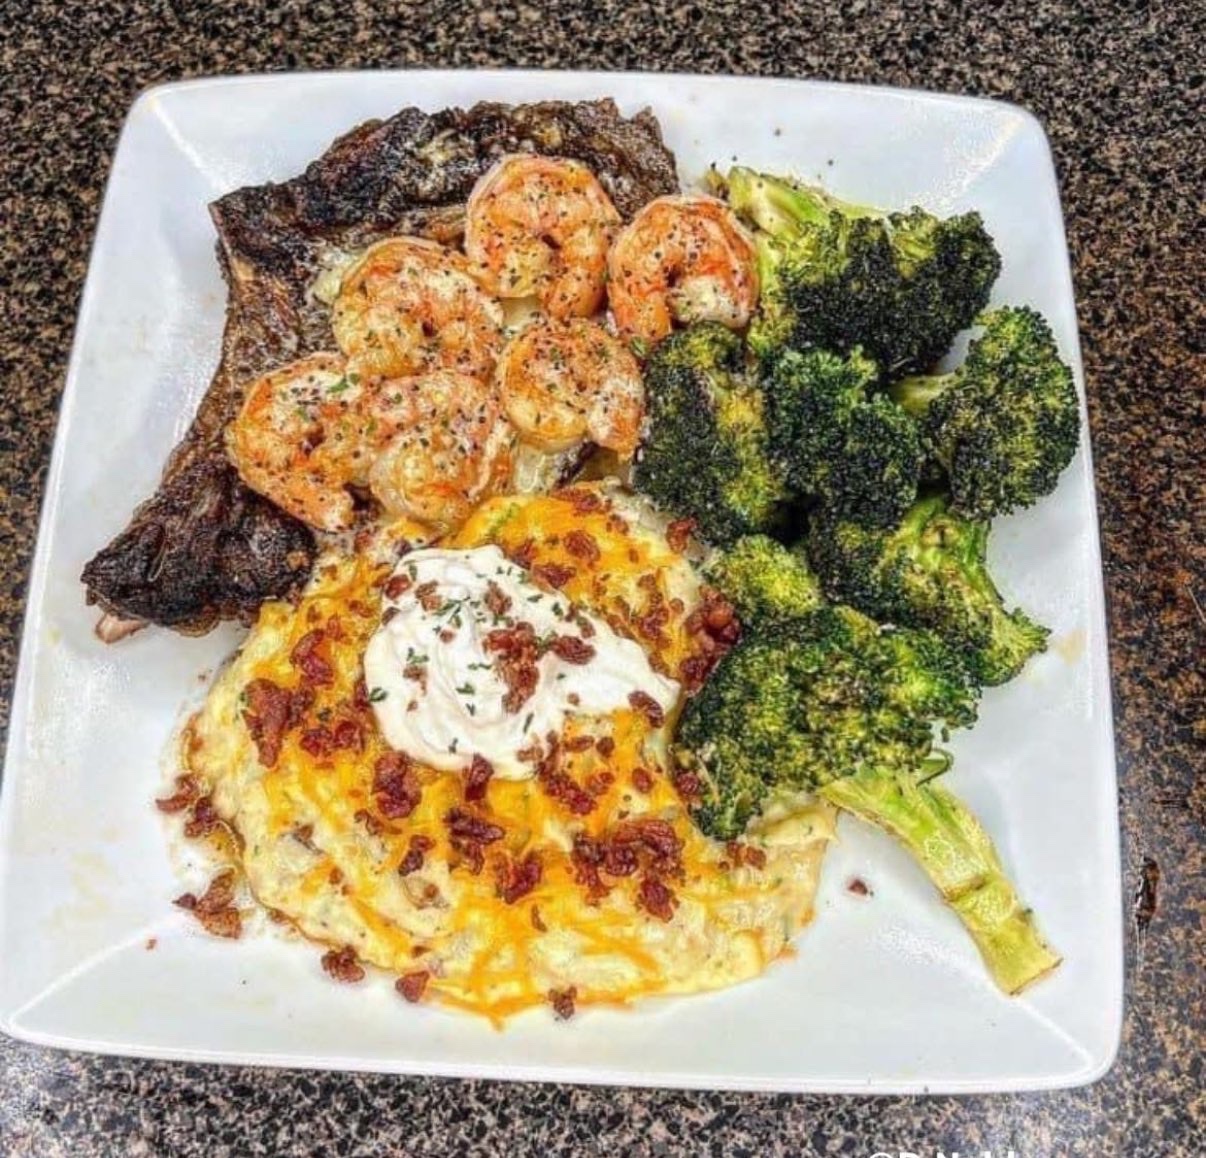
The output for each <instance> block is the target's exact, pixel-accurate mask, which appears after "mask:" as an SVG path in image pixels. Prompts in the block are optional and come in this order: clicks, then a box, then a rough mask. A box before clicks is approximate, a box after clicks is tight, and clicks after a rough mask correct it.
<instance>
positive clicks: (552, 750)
mask: <svg viewBox="0 0 1206 1158" xmlns="http://www.w3.org/2000/svg"><path fill="white" fill-rule="evenodd" d="M536 778H537V782H538V783H539V784H540V787H541V788H542V789H543V790H544V794H545V795H546V796H547V797H548V798H549V799H550V800H555V801H557V802H558V803H560V804H562V805H564V806H565V807H566V808H567V809H569V811H570V812H572V813H573V814H574V815H575V816H586V815H587V814H588V813H590V812H592V811H593V810H594V807H595V798H594V797H593V796H591V794H590V793H589V792H587V791H586V790H585V789H584V788H582V787H581V785H579V784H578V782H577V781H576V780H574V778H573V777H572V776H570V775H569V774H568V773H566V772H563V771H562V770H561V751H560V747H559V744H558V742H557V737H556V736H552V737H551V738H550V740H549V749H548V753H547V755H545V756H544V757H543V759H541V761H540V765H539V767H538V768H537V769H536Z"/></svg>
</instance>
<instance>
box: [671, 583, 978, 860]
mask: <svg viewBox="0 0 1206 1158" xmlns="http://www.w3.org/2000/svg"><path fill="white" fill-rule="evenodd" d="M975 714H976V693H975V690H974V687H973V685H972V684H971V683H970V681H969V680H968V678H967V675H966V673H965V672H963V670H962V669H961V667H960V666H959V662H958V659H957V657H956V656H955V654H954V653H952V652H951V651H950V650H949V649H948V648H946V646H945V645H944V644H943V643H942V641H941V640H940V639H938V638H937V637H936V636H934V635H932V634H931V633H929V632H925V631H884V630H881V629H880V628H879V626H878V625H877V624H876V623H874V622H873V621H872V620H870V619H868V618H867V617H866V616H864V615H860V614H859V613H858V612H857V611H853V610H851V609H850V608H848V607H820V608H817V609H816V610H814V611H812V612H810V613H808V614H806V615H805V616H803V617H801V618H798V619H795V620H792V621H791V622H790V623H788V624H785V623H784V622H783V621H781V620H776V619H773V618H772V619H771V620H768V621H758V620H754V621H752V622H751V623H748V624H747V631H746V634H745V636H744V637H743V639H742V641H741V643H740V644H738V645H737V647H735V648H734V649H733V650H732V651H730V652H729V653H728V654H727V655H725V656H724V658H723V659H722V660H721V661H720V663H719V664H718V665H717V667H716V670H715V671H714V672H713V673H712V675H711V676H710V677H709V679H708V682H707V683H706V684H705V685H704V687H703V689H702V690H701V691H700V693H699V694H698V695H697V696H695V697H694V698H693V699H691V700H689V701H688V703H687V706H686V708H685V709H684V712H683V716H682V720H681V722H680V727H679V732H678V736H677V740H676V753H677V754H678V756H679V758H680V760H682V761H683V762H684V763H688V764H693V766H694V767H695V768H696V769H697V770H698V771H699V772H700V773H701V775H702V778H703V779H704V781H705V783H706V784H707V786H708V790H707V792H706V793H705V796H704V798H703V801H702V802H701V805H700V808H699V810H698V813H697V815H696V821H697V823H698V824H699V825H700V827H701V828H702V829H703V830H704V831H705V832H707V833H708V834H709V835H712V836H716V837H718V838H720V839H729V838H731V837H733V836H736V835H737V834H738V833H739V832H740V831H741V829H742V828H743V827H744V826H745V824H746V822H747V821H748V820H749V817H750V816H751V815H752V814H753V813H754V812H755V811H757V809H758V806H759V804H760V803H761V800H762V799H763V798H764V797H765V795H766V794H767V793H768V792H769V791H770V790H771V789H772V788H775V787H786V788H794V789H800V788H808V789H816V788H818V787H820V786H822V785H824V784H827V783H829V782H830V781H831V780H835V779H839V778H841V777H843V776H848V775H849V774H850V773H851V772H852V771H854V770H855V769H858V768H862V767H880V766H885V767H901V768H908V769H910V770H914V771H919V770H921V769H923V768H924V769H927V770H928V771H929V772H931V773H932V772H933V771H935V770H940V769H941V768H942V767H945V758H944V757H942V756H940V755H939V756H937V757H936V759H935V753H933V751H932V740H933V736H932V727H931V723H932V721H933V720H935V719H942V720H945V721H946V722H947V723H948V724H950V725H952V726H960V725H964V724H969V723H971V722H972V721H973V720H974V719H975Z"/></svg>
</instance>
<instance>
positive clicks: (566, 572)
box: [531, 563, 577, 588]
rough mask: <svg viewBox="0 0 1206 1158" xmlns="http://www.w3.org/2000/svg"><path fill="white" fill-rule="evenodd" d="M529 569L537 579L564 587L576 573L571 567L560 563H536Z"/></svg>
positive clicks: (552, 585) (551, 585) (550, 584)
mask: <svg viewBox="0 0 1206 1158" xmlns="http://www.w3.org/2000/svg"><path fill="white" fill-rule="evenodd" d="M531 570H532V574H533V575H535V576H536V578H537V579H542V580H543V581H544V582H545V583H547V584H548V585H549V586H550V587H557V588H560V587H564V586H565V585H566V584H567V583H568V582H569V581H570V580H571V579H572V578H573V577H574V575H575V574H577V572H575V571H574V569H573V568H572V567H565V566H562V564H560V563H536V564H535V565H534V566H533V567H532V569H531Z"/></svg>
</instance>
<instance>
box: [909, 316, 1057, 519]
mask: <svg viewBox="0 0 1206 1158" xmlns="http://www.w3.org/2000/svg"><path fill="white" fill-rule="evenodd" d="M981 322H982V324H983V326H984V333H983V335H982V336H981V337H980V338H978V339H977V340H976V341H974V342H972V344H971V348H970V349H969V350H968V353H967V358H966V359H965V360H964V362H963V365H962V366H960V367H959V369H958V370H956V371H954V372H953V373H951V374H941V375H932V376H929V377H915V378H906V379H904V380H903V381H901V382H898V383H896V385H894V386H893V387H892V388H891V395H892V397H893V398H894V399H895V400H896V401H897V402H898V403H900V405H901V406H902V407H904V409H906V410H907V411H909V413H911V414H914V415H916V416H917V417H918V419H919V420H920V421H921V423H922V429H923V430H924V432H925V437H926V440H927V442H928V444H929V447H930V449H931V451H932V453H933V456H934V458H935V459H936V460H937V461H938V463H939V464H940V465H941V467H942V469H943V470H944V471H945V472H946V475H947V478H948V479H949V482H950V491H951V497H952V500H953V502H952V507H953V509H955V510H957V511H958V512H959V513H960V514H962V515H966V516H967V517H968V518H972V519H991V518H993V517H994V516H996V515H1003V514H1005V513H1007V512H1008V511H1011V510H1013V509H1014V508H1015V507H1028V506H1031V505H1032V504H1033V503H1035V502H1037V501H1038V500H1039V499H1040V498H1042V497H1043V495H1047V494H1050V493H1051V492H1052V491H1053V490H1054V489H1055V484H1056V482H1057V481H1058V479H1059V476H1060V472H1061V471H1062V470H1063V469H1064V467H1066V466H1067V465H1068V463H1069V462H1071V461H1072V456H1073V455H1074V454H1075V453H1076V444H1077V442H1078V440H1079V438H1080V407H1079V404H1078V403H1077V400H1076V388H1075V386H1073V384H1072V371H1071V370H1070V369H1068V367H1067V366H1066V365H1065V364H1064V363H1063V362H1062V361H1061V360H1060V356H1059V349H1058V347H1057V346H1056V344H1055V338H1054V337H1053V336H1052V334H1051V330H1050V328H1049V327H1048V325H1047V323H1046V322H1045V321H1044V320H1043V318H1042V317H1041V315H1039V314H1037V313H1036V312H1035V311H1034V310H1032V309H1028V308H1026V307H1011V308H1006V309H999V310H992V311H990V312H989V313H987V314H985V315H984V316H983V317H982V318H981Z"/></svg>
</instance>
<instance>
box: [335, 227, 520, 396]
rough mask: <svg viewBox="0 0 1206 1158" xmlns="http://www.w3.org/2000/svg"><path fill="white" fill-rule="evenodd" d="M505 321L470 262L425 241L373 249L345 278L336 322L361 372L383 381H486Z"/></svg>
mask: <svg viewBox="0 0 1206 1158" xmlns="http://www.w3.org/2000/svg"><path fill="white" fill-rule="evenodd" d="M502 321H503V317H502V307H501V306H500V305H499V303H498V302H497V301H495V300H494V299H493V298H492V297H490V295H489V294H487V293H486V292H485V291H484V290H483V289H482V288H481V286H480V285H479V284H478V282H477V281H476V280H475V279H474V277H473V274H472V272H471V270H470V268H469V264H468V262H467V261H466V260H465V259H464V257H462V256H461V255H460V254H458V253H453V252H452V251H451V250H448V249H445V248H444V247H443V246H442V245H437V244H436V243H435V242H434V241H427V240H424V239H423V238H419V237H390V238H387V239H386V240H385V241H379V242H377V244H376V245H374V246H371V247H370V248H369V249H368V250H367V251H366V252H365V254H364V256H363V257H362V258H361V259H360V260H359V261H358V262H357V263H356V264H355V265H354V266H352V268H351V269H349V270H348V271H347V273H345V274H344V276H343V280H342V282H341V283H340V287H339V295H338V297H336V299H335V303H334V306H333V307H332V316H331V325H332V328H333V329H334V331H335V341H336V342H337V343H338V344H339V348H340V349H341V350H342V351H343V352H344V353H345V354H346V355H347V356H348V358H349V359H350V361H351V364H352V366H353V368H354V369H355V370H357V371H359V372H360V373H362V374H364V375H367V376H373V377H382V378H404V377H410V376H412V375H415V374H426V373H428V372H430V371H432V370H441V369H443V370H455V371H456V372H457V373H460V374H470V375H473V376H475V377H481V378H484V377H486V376H488V375H489V374H490V372H491V371H492V370H493V369H494V362H495V359H496V358H497V357H498V351H499V348H500V347H501V346H502Z"/></svg>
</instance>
